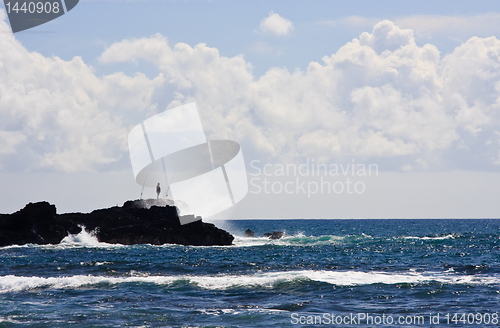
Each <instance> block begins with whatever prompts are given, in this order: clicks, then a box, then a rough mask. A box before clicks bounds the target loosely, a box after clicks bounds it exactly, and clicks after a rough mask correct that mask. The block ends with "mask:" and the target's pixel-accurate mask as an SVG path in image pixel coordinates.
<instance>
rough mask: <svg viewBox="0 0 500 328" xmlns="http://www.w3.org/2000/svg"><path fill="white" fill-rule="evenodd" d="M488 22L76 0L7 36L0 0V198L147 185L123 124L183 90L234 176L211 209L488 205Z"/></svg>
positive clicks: (326, 6) (314, 213) (349, 8)
mask: <svg viewBox="0 0 500 328" xmlns="http://www.w3.org/2000/svg"><path fill="white" fill-rule="evenodd" d="M499 38H500V3H499V2H498V1H475V2H471V1H378V2H375V1H348V2H346V1H251V2H250V1H217V0H214V1H168V0H154V1H153V0H141V1H133V0H132V1H118V0H116V1H101V0H82V1H80V3H79V4H78V5H77V6H76V7H75V8H74V9H73V10H71V11H70V12H68V13H66V14H65V15H63V16H61V17H59V18H57V19H55V20H53V21H51V22H48V23H46V24H43V25H40V26H37V27H34V28H32V29H29V30H26V31H22V32H18V33H15V34H13V33H12V31H11V29H10V25H9V20H8V18H7V15H6V12H5V6H3V5H0V181H1V184H0V213H12V212H15V211H17V210H19V209H21V208H23V207H24V205H25V204H26V203H28V202H37V201H49V202H51V203H53V204H55V205H56V206H57V209H58V212H59V213H65V212H77V211H78V212H90V211H92V210H94V209H97V208H103V207H109V206H115V205H121V204H123V203H124V202H125V201H126V200H129V199H138V198H139V197H140V196H141V192H142V193H143V197H145V198H147V197H155V191H154V189H153V188H145V190H142V186H141V185H138V184H137V183H135V181H134V175H133V172H132V167H131V162H130V157H129V153H128V144H127V136H128V133H129V132H130V131H131V129H132V128H133V127H134V126H136V125H137V124H140V123H141V122H142V121H144V120H145V119H147V118H149V117H151V116H154V115H155V114H158V113H161V112H163V111H165V110H167V109H171V108H174V107H177V106H180V105H183V104H188V103H191V102H195V103H196V105H197V107H198V110H199V113H200V115H201V121H202V125H203V128H204V130H205V133H206V136H207V138H208V139H213V140H216V139H226V140H233V141H237V142H238V143H239V144H240V145H241V150H242V153H243V156H244V159H245V163H246V168H247V174H248V182H249V191H248V194H247V196H246V197H245V198H244V199H243V200H242V201H240V202H239V203H238V204H236V205H235V206H233V207H232V208H230V209H228V210H226V211H225V212H222V213H220V214H218V215H215V216H214V217H213V218H212V219H217V218H497V217H499V216H500V202H498V201H497V198H498V195H499V191H500V187H499V186H500V40H499ZM301 165H302V166H301ZM318 165H323V166H318ZM284 168H287V169H288V170H285V171H284ZM300 168H302V169H303V170H302V171H301V170H299V169H300ZM369 168H371V169H372V170H369Z"/></svg>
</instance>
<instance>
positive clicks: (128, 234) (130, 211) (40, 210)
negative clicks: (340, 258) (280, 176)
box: [0, 200, 234, 246]
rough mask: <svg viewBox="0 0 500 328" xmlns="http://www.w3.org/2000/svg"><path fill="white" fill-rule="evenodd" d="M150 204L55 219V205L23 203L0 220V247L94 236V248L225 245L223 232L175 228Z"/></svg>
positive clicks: (228, 239)
mask: <svg viewBox="0 0 500 328" xmlns="http://www.w3.org/2000/svg"><path fill="white" fill-rule="evenodd" d="M157 204H158V203H157V202H155V200H152V201H150V200H140V201H128V202H126V203H125V204H124V205H123V206H122V207H118V206H116V207H111V208H106V209H100V210H95V211H93V212H91V213H66V214H57V212H56V207H55V205H51V204H49V203H47V202H39V203H29V204H28V205H26V206H25V207H24V208H23V209H22V210H20V211H17V212H15V213H12V214H0V246H8V245H23V244H28V243H33V244H58V243H59V242H60V241H61V240H62V239H63V238H64V237H66V236H67V235H68V233H71V234H77V233H79V232H81V230H82V228H81V227H82V226H84V227H85V228H86V230H87V231H94V232H95V235H96V237H97V239H98V240H99V241H100V242H106V243H118V244H124V245H133V244H153V245H162V244H181V245H193V246H213V245H231V244H232V242H233V239H234V237H233V236H232V235H231V234H229V233H228V232H226V231H224V230H221V229H219V228H217V227H215V226H214V225H213V224H211V223H205V222H202V221H201V220H199V221H195V222H192V223H189V224H185V225H181V224H180V223H179V216H178V214H177V209H176V208H175V207H174V206H169V205H166V206H156V205H157Z"/></svg>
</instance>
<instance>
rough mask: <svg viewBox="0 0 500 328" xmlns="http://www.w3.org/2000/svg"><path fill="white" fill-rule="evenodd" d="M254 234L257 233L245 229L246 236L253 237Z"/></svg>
mask: <svg viewBox="0 0 500 328" xmlns="http://www.w3.org/2000/svg"><path fill="white" fill-rule="evenodd" d="M254 235H255V233H254V232H253V231H252V230H250V229H247V230H246V231H245V237H253V236H254Z"/></svg>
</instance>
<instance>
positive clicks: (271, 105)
mask: <svg viewBox="0 0 500 328" xmlns="http://www.w3.org/2000/svg"><path fill="white" fill-rule="evenodd" d="M145 45H147V46H145ZM498 46H499V41H498V40H497V39H496V38H486V39H482V38H472V39H471V40H469V41H468V42H466V43H464V44H463V45H461V46H460V47H458V48H457V49H456V50H455V52H454V53H452V54H450V55H448V56H446V57H444V58H441V56H440V52H439V50H438V49H437V48H436V47H435V46H433V45H431V44H426V45H424V46H417V45H416V44H415V39H414V36H413V31H412V30H410V29H402V28H400V27H398V26H396V25H395V24H394V23H393V22H391V21H387V20H386V21H382V22H379V23H377V24H376V25H375V26H374V28H373V30H372V31H371V32H370V33H369V32H364V33H362V34H361V35H360V37H359V38H357V39H354V40H352V41H351V42H349V43H347V44H346V45H344V46H343V47H341V48H340V49H339V50H338V51H337V52H336V53H335V54H333V55H331V56H325V57H324V58H323V63H322V64H320V63H317V62H311V63H310V64H309V66H308V68H307V70H306V71H305V72H304V71H300V70H295V71H294V72H290V71H288V70H287V69H283V68H271V69H270V70H268V71H267V72H266V74H265V75H263V76H261V77H260V78H259V79H257V80H256V79H254V78H253V76H252V74H251V66H250V65H249V64H248V63H246V62H245V60H244V59H243V58H242V57H240V56H237V57H233V58H227V57H222V56H220V55H219V53H218V51H217V49H214V48H210V47H207V46H206V45H205V44H199V45H197V46H195V47H194V48H192V47H190V46H188V45H186V44H183V43H179V44H177V45H175V46H174V47H173V48H171V47H170V46H169V45H168V43H167V41H166V40H165V39H163V38H162V37H161V36H154V37H152V38H147V39H141V40H134V41H123V42H120V43H116V44H114V45H113V46H111V47H110V48H108V49H107V50H106V51H105V52H104V53H103V55H102V57H101V58H102V59H103V60H105V61H108V62H109V61H124V60H127V61H134V60H137V59H138V58H142V59H144V60H149V61H151V62H153V63H156V64H157V65H158V67H159V68H160V71H161V72H162V74H163V75H164V76H165V79H166V80H167V81H168V84H169V88H174V89H175V90H176V94H175V97H176V99H174V100H172V101H171V103H170V106H176V105H179V104H181V103H185V102H188V101H196V102H197V103H198V104H199V107H201V108H203V113H202V115H203V119H204V122H205V124H206V125H207V130H208V131H209V132H210V133H211V137H213V138H235V139H238V140H239V141H240V142H244V143H245V144H246V145H247V147H249V148H250V149H252V150H255V152H256V154H260V155H262V154H267V155H268V156H271V157H273V158H276V159H278V160H287V161H288V160H294V159H296V160H300V159H301V158H304V157H315V158H317V159H318V160H319V161H329V160H330V161H331V160H335V159H338V158H348V157H350V156H361V157H364V158H391V159H396V160H397V159H398V158H401V161H402V162H401V163H400V164H398V165H399V166H398V167H401V166H404V164H405V163H408V161H413V163H414V164H413V165H411V164H407V165H406V166H404V167H405V169H408V168H409V167H418V168H424V167H429V166H430V164H429V165H428V164H427V163H433V161H435V159H436V158H438V157H439V156H437V157H436V154H439V152H445V151H447V150H449V149H455V148H459V145H460V147H461V146H463V145H464V144H465V145H467V144H468V143H469V144H471V143H474V142H476V139H477V136H478V134H481V133H489V134H491V133H493V131H494V129H496V127H497V125H495V123H494V122H498V120H497V119H495V117H496V115H497V114H495V113H496V112H497V111H496V107H498V105H499V104H500V102H499V101H498V100H497V99H498V96H499V95H500V93H499V91H500V82H499V81H500V79H499V76H498V74H497V72H498V71H499V70H498V69H496V67H497V66H496V65H499V64H500V60H499V58H498V57H497V54H498V53H499V52H498V49H497V48H498ZM145 48H148V49H151V50H150V51H146V52H145V51H144V49H145ZM120 54H127V55H126V56H127V58H122V57H120V56H123V55H120ZM491 147H498V144H496V143H491ZM495 151H496V150H495ZM426 157H428V160H427V161H426ZM494 160H495V161H496V160H498V159H497V158H495V159H494ZM424 162H425V163H426V165H422V164H421V163H424ZM490 162H491V163H492V162H493V160H490Z"/></svg>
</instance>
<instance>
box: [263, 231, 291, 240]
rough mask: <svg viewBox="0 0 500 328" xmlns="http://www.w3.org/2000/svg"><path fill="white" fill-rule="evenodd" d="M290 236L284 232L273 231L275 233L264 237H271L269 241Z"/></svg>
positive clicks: (267, 233)
mask: <svg viewBox="0 0 500 328" xmlns="http://www.w3.org/2000/svg"><path fill="white" fill-rule="evenodd" d="M286 236H288V235H287V234H286V232H283V231H273V233H270V232H266V233H265V234H264V237H269V239H280V238H282V237H286Z"/></svg>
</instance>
